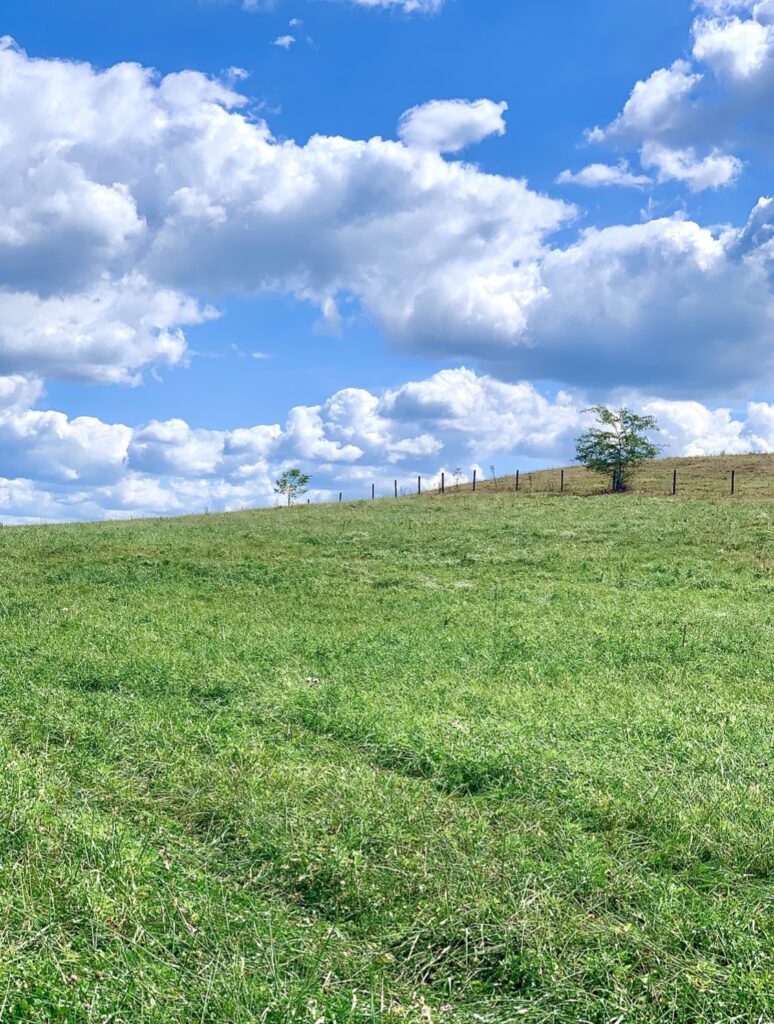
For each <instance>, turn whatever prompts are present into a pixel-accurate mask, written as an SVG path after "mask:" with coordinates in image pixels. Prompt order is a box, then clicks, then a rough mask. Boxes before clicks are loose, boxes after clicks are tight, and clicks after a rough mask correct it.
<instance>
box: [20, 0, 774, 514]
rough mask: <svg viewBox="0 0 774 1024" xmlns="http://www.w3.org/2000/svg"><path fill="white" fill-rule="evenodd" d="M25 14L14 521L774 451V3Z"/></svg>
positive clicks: (425, 0) (349, 2) (241, 6)
mask: <svg viewBox="0 0 774 1024" xmlns="http://www.w3.org/2000/svg"><path fill="white" fill-rule="evenodd" d="M246 7H252V8H253V9H250V10H247V9H245V8H246ZM259 7H260V8H261V9H257V8H259ZM417 7H418V8H427V10H423V9H419V10H417V9H416V8H417ZM265 8H270V9H265ZM0 19H1V20H0V35H5V36H7V37H9V38H8V40H7V41H6V43H5V45H4V48H3V49H2V51H0V101H2V111H1V112H0V139H3V140H4V142H5V147H4V148H5V151H6V157H7V158H6V159H5V160H4V161H0V186H1V185H3V183H4V185H5V187H4V188H2V189H0V205H1V206H2V207H3V210H2V212H3V213H4V215H5V217H4V219H5V222H6V224H7V225H8V228H7V232H6V236H5V237H4V236H3V235H2V234H0V322H2V321H5V326H4V327H3V326H2V325H1V324H0V452H2V454H0V518H3V519H4V520H5V521H8V522H23V521H35V520H40V519H68V518H100V517H104V516H122V515H136V514H143V513H156V512H159V513H174V512H185V511H195V510H196V509H198V508H201V507H204V506H207V507H218V508H233V507H243V506H246V505H253V504H263V503H270V502H271V500H272V481H273V479H274V477H275V476H276V475H277V473H278V472H280V471H281V470H282V468H286V467H287V466H289V465H295V464H299V465H303V466H304V467H305V468H306V469H308V470H309V471H310V472H311V473H312V475H313V479H314V486H315V492H314V493H315V497H318V498H320V499H324V498H326V497H327V496H329V495H330V494H333V493H337V492H338V491H339V490H344V491H345V492H347V493H351V494H352V496H356V495H357V494H358V493H359V492H360V491H361V490H363V489H364V488H365V486H366V482H367V481H370V480H371V479H372V478H375V479H379V480H382V479H383V480H388V479H389V480H391V479H392V478H393V477H394V476H397V477H398V478H399V479H401V480H403V479H406V480H409V479H411V478H412V477H414V476H415V475H416V473H417V472H421V473H423V474H424V475H427V476H428V477H432V476H434V475H436V474H437V473H439V472H440V471H441V469H444V468H445V469H449V468H450V467H456V466H460V467H462V468H463V470H464V472H465V473H468V474H469V473H470V471H471V470H472V468H473V467H474V466H486V467H488V466H489V465H490V464H491V463H496V464H497V465H498V466H499V467H501V471H503V472H505V471H507V470H510V469H513V468H516V467H517V466H522V467H525V468H526V467H529V466H536V465H543V464H550V463H559V462H563V461H565V460H566V459H567V458H568V457H570V456H571V454H572V438H573V436H574V435H575V434H576V433H577V432H578V430H579V428H580V427H581V426H582V424H583V423H584V414H583V412H582V410H583V408H584V407H585V405H586V404H587V402H588V401H590V400H592V399H593V400H597V399H603V400H611V401H612V400H620V399H622V398H624V399H625V400H627V401H629V402H631V403H632V404H634V405H638V406H639V407H642V408H648V409H649V410H650V411H652V412H656V413H657V414H658V418H659V420H660V422H661V424H662V427H663V438H664V440H665V442H666V444H667V445H668V446H669V449H670V450H671V451H674V452H704V451H714V450H726V451H735V450H736V451H743V450H750V449H760V450H769V449H771V448H774V409H772V407H770V406H769V404H768V398H769V393H770V388H771V377H772V369H774V366H773V365H772V358H771V357H772V352H773V351H774V348H773V345H774V290H772V289H773V288H774V285H772V279H773V278H774V271H773V269H772V268H773V267H774V242H772V228H771V225H772V223H773V222H774V205H772V206H771V207H769V206H768V204H767V203H766V202H763V203H759V200H761V198H762V197H766V196H768V195H769V194H770V193H771V191H772V189H771V173H772V146H771V138H772V114H771V112H770V111H771V109H772V108H774V104H772V103H771V100H772V99H774V4H772V3H771V0H757V2H756V0H703V2H702V3H699V4H697V5H691V4H690V3H689V2H685V3H683V2H678V0H669V2H666V0H648V2H644V0H627V3H626V4H621V3H613V2H610V0H583V2H579V0H573V2H570V0H561V2H559V0H557V2H552V3H550V4H547V3H545V2H538V0H522V2H519V3H514V2H513V0H509V2H507V0H486V2H482V0H445V2H443V0H413V2H412V0H381V2H380V3H376V4H373V3H369V2H367V0H276V2H274V3H269V4H266V3H263V4H250V3H243V2H241V0H211V2H199V0H155V2H153V3H150V2H147V0H135V2H134V3H132V4H97V3H94V2H93V0H67V2H64V3H56V4H55V3H52V2H50V0H24V3H21V2H10V0H3V2H2V3H0ZM283 37H292V41H290V40H288V39H286V40H285V43H286V45H277V44H276V41H278V40H282V39H283ZM11 40H12V41H11ZM127 62H131V63H132V64H133V65H134V68H133V69H131V68H130V69H128V68H127ZM181 72H183V73H184V74H180V73H181ZM637 83H639V85H638V84H637ZM405 112H409V113H408V114H407V115H406V114H405ZM402 115H404V116H403V121H401V117H402ZM401 125H402V127H400V126H401ZM379 138H381V139H382V140H385V141H384V142H380V141H379ZM366 140H371V141H370V142H368V141H366ZM753 211H754V212H753ZM751 217H752V221H751V222H750V225H751V226H750V227H749V229H747V230H746V229H745V225H747V224H748V220H749V219H750V218H751Z"/></svg>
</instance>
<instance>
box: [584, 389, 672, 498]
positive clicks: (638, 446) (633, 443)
mask: <svg viewBox="0 0 774 1024" xmlns="http://www.w3.org/2000/svg"><path fill="white" fill-rule="evenodd" d="M587 412H593V413H595V414H596V416H597V426H595V427H592V428H591V429H590V430H587V431H586V433H585V434H581V436H580V437H579V438H577V440H576V442H575V457H576V459H577V461H578V462H580V464H581V465H582V466H585V467H586V468H587V469H591V470H594V471H596V472H598V473H605V474H607V475H609V476H612V478H613V490H615V491H625V490H626V484H627V482H628V480H629V477H630V475H631V471H632V470H633V469H634V468H635V466H640V465H642V463H643V462H649V461H650V460H651V459H655V458H656V456H657V455H658V454H659V452H660V451H661V446H660V445H658V444H655V443H654V442H653V441H651V440H650V438H649V437H648V431H651V430H658V425H657V423H656V421H655V419H654V418H653V417H652V416H638V415H637V413H634V412H631V410H629V409H626V408H623V409H610V408H608V406H606V405H595V406H593V407H592V408H591V409H588V410H587Z"/></svg>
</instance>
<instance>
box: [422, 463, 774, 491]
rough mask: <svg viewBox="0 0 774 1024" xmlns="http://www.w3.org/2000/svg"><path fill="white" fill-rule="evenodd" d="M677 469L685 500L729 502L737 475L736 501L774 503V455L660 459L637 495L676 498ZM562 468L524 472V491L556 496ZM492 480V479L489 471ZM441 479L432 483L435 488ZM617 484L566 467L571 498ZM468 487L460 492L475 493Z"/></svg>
mask: <svg viewBox="0 0 774 1024" xmlns="http://www.w3.org/2000/svg"><path fill="white" fill-rule="evenodd" d="M674 470H677V488H678V494H679V495H680V496H681V497H685V498H704V499H708V500H716V499H722V498H727V497H729V496H730V491H731V472H732V470H733V471H734V472H735V473H736V483H735V497H736V498H737V500H740V499H745V498H746V499H751V500H754V501H758V500H769V501H770V500H774V454H771V455H769V454H757V453H753V454H750V455H712V456H706V455H705V456H697V457H695V458H674V459H657V460H655V461H654V462H648V463H646V464H645V465H644V466H641V467H640V468H639V469H637V470H635V471H634V472H633V474H632V479H631V482H630V490H631V492H632V493H633V494H647V495H651V496H654V497H663V496H665V495H671V494H672V474H673V471H674ZM560 473H561V470H560V469H544V470H538V471H537V472H534V473H529V472H527V473H523V474H522V475H521V479H520V488H521V490H523V491H524V492H525V494H530V493H536V494H539V493H553V494H556V493H557V492H558V491H559V488H560V480H561V477H560ZM486 477H487V478H489V477H491V472H487V474H486ZM515 482H516V478H515V476H504V475H501V474H500V475H499V478H498V482H497V487H495V484H494V482H493V481H492V480H491V479H484V480H480V481H479V484H478V486H479V489H480V490H481V491H495V490H506V491H512V490H514V487H515ZM446 483H447V486H449V489H450V490H451V491H452V492H453V493H456V487H455V485H454V480H453V478H452V477H450V476H449V475H448V474H447V479H446ZM437 484H438V481H435V480H434V481H432V486H433V487H435V486H436V485H437ZM610 484H611V481H610V480H608V479H606V478H605V477H603V476H600V475H599V474H598V473H591V472H589V471H588V470H585V469H583V468H582V467H580V466H567V467H565V489H566V492H567V493H568V494H574V495H579V496H582V497H583V496H589V495H597V494H605V493H606V492H607V491H609V490H610ZM470 489H471V485H470V484H467V485H462V486H461V487H460V491H461V492H463V491H469V490H470Z"/></svg>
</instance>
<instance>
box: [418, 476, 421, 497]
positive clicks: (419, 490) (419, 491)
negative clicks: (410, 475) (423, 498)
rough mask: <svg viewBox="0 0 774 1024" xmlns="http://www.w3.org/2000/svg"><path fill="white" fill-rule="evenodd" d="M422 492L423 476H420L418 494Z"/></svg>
mask: <svg viewBox="0 0 774 1024" xmlns="http://www.w3.org/2000/svg"><path fill="white" fill-rule="evenodd" d="M421 493H422V477H421V476H418V477H417V494H421Z"/></svg>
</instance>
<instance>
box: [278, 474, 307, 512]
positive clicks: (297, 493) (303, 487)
mask: <svg viewBox="0 0 774 1024" xmlns="http://www.w3.org/2000/svg"><path fill="white" fill-rule="evenodd" d="M310 480H311V477H310V476H309V475H308V474H306V473H302V472H301V470H300V469H287V470H285V472H284V473H283V474H282V476H281V477H280V478H279V480H277V481H276V483H275V485H274V493H275V494H281V495H282V497H283V498H287V499H288V507H290V506H291V505H292V504H293V502H295V501H297V500H298V499H299V498H300V497H301V495H303V494H306V491H307V487H308V486H309V481H310Z"/></svg>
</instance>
